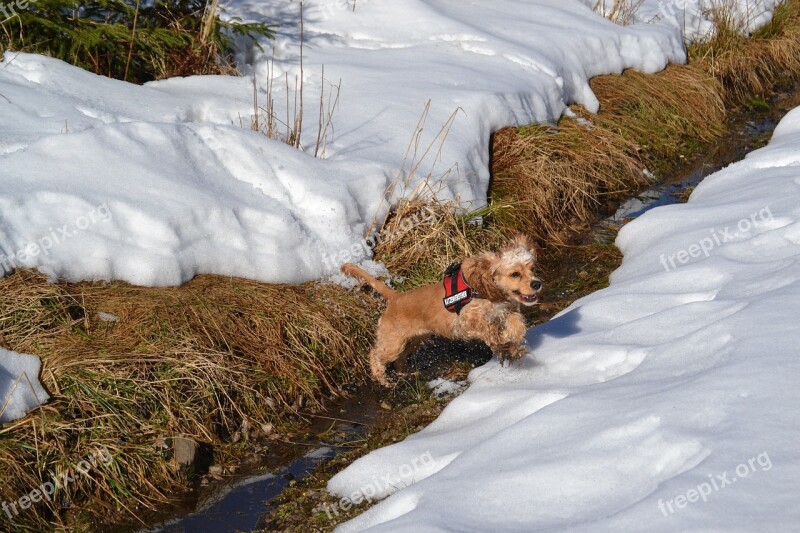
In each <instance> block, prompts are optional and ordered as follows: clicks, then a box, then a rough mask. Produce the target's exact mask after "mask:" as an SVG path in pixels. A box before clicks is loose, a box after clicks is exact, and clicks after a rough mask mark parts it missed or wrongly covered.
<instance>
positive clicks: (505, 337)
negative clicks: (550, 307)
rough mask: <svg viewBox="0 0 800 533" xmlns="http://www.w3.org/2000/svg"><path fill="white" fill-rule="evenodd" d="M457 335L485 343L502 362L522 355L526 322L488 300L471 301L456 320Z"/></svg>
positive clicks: (519, 316)
mask: <svg viewBox="0 0 800 533" xmlns="http://www.w3.org/2000/svg"><path fill="white" fill-rule="evenodd" d="M458 336H460V337H462V338H465V339H479V340H482V341H483V342H485V343H486V344H487V345H488V346H489V348H491V349H492V352H493V353H494V354H495V355H497V357H498V358H499V359H500V361H501V362H504V361H506V360H516V359H519V358H521V357H522V356H524V355H525V348H524V347H522V346H520V342H521V341H522V339H523V338H524V337H525V322H524V320H523V319H522V315H520V314H519V313H513V312H509V311H508V310H506V309H504V308H502V307H498V306H495V305H494V304H493V303H492V302H490V301H488V300H473V301H472V302H470V304H469V305H467V306H466V307H465V308H464V309H463V310H462V311H461V314H460V315H459V317H458Z"/></svg>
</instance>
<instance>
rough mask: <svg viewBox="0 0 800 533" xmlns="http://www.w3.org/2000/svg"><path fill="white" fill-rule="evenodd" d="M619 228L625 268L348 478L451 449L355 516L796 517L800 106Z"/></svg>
mask: <svg viewBox="0 0 800 533" xmlns="http://www.w3.org/2000/svg"><path fill="white" fill-rule="evenodd" d="M715 236H716V238H715ZM617 245H618V246H619V248H620V249H621V250H622V252H623V253H624V260H623V263H622V265H621V267H620V268H619V269H618V270H617V271H615V272H614V273H613V275H612V277H611V286H610V287H608V288H607V289H604V290H600V291H598V292H596V293H594V294H591V295H589V296H587V297H585V298H583V299H581V300H578V301H576V302H575V303H574V304H573V305H572V306H570V307H569V308H568V309H565V310H564V311H563V312H561V313H560V314H559V315H557V316H556V317H555V318H553V319H552V320H551V321H549V322H547V323H545V324H542V325H540V326H537V327H536V328H534V329H532V330H530V331H529V332H528V335H527V341H528V344H529V347H530V352H529V353H528V356H527V357H526V359H525V360H524V361H523V362H522V363H521V364H520V365H516V366H511V367H508V366H506V367H501V366H500V365H499V364H498V363H497V362H495V361H492V362H490V363H488V364H487V365H485V366H483V367H481V368H477V369H475V370H474V371H473V372H472V373H471V374H470V382H471V384H470V386H469V387H468V389H467V390H466V391H465V392H464V393H462V395H461V396H459V397H458V398H456V399H455V400H453V402H452V403H451V404H450V405H449V406H448V407H447V408H446V409H445V411H444V412H443V413H442V415H441V416H440V417H439V418H438V419H437V420H436V421H434V422H433V423H432V424H431V425H430V426H428V427H427V428H425V429H423V430H422V431H420V432H419V433H417V434H415V435H412V436H410V437H408V438H407V439H406V440H404V441H403V442H401V443H398V444H395V445H392V446H390V447H388V448H383V449H380V450H377V451H374V452H372V453H371V454H369V455H367V456H365V457H364V458H362V459H360V460H358V461H356V462H355V463H354V464H353V465H351V466H350V467H349V468H347V469H345V470H344V471H343V472H341V473H339V474H338V475H337V476H335V477H334V478H333V479H331V481H330V483H329V485H328V488H329V490H330V491H331V492H333V493H334V494H336V495H340V496H344V495H347V494H350V493H352V492H353V491H355V490H358V488H359V487H360V486H362V485H365V484H367V483H368V482H369V480H370V479H372V478H373V477H375V476H380V475H381V473H384V472H394V471H396V470H397V468H398V467H399V465H403V464H406V463H407V462H408V461H410V460H412V459H413V458H414V457H417V456H419V455H420V454H423V453H429V454H430V455H431V456H432V458H433V460H432V461H431V467H430V468H429V469H428V470H426V471H423V472H418V473H417V477H416V478H415V479H413V480H407V483H406V485H408V486H405V488H403V487H398V488H399V489H400V490H397V491H396V492H395V493H394V495H392V496H390V497H389V498H388V499H386V500H384V501H383V502H381V503H379V504H378V505H376V506H375V507H373V508H372V509H370V510H368V511H366V512H365V513H364V514H362V515H361V516H359V517H357V518H355V519H353V520H352V521H350V522H348V523H346V524H344V525H343V526H341V527H340V528H339V529H338V531H340V532H349V531H361V530H365V529H369V530H370V531H392V532H400V531H414V532H424V531H533V530H547V531H564V530H571V531H593V532H594V531H609V532H610V531H665V532H666V531H755V530H763V531H789V530H794V529H795V528H796V524H797V523H798V522H799V521H800V509H798V507H797V505H796V502H797V498H798V488H797V487H798V485H797V479H800V457H799V456H798V454H797V441H798V438H800V427H799V426H798V419H797V413H798V411H800V389H798V387H797V380H798V376H800V330H799V329H798V328H797V316H798V315H800V108H797V109H795V110H793V111H792V112H791V113H789V114H788V115H787V116H786V117H785V118H784V119H783V120H782V121H781V123H780V124H779V126H778V128H777V129H776V131H775V133H774V136H773V138H772V141H771V142H770V143H769V145H768V146H767V147H765V148H762V149H760V150H757V151H755V152H753V153H751V154H750V155H749V156H748V157H747V158H746V159H745V160H743V161H741V162H739V163H736V164H733V165H731V166H729V167H728V168H726V169H723V170H722V171H720V172H718V173H716V174H714V175H712V176H710V177H708V178H706V179H705V180H704V181H703V182H702V183H701V184H700V185H699V186H698V187H697V188H696V189H695V191H694V192H693V194H692V195H691V198H690V200H689V203H688V204H684V205H672V206H665V207H658V208H655V209H653V210H650V211H648V212H646V213H644V214H643V215H642V216H641V217H639V218H637V219H635V220H634V221H632V222H630V223H629V224H627V225H626V226H624V227H623V228H622V230H621V232H620V233H619V237H618V239H617ZM682 252H685V253H682ZM673 263H674V266H673ZM394 490H396V489H395V488H389V490H387V491H384V495H385V494H388V493H391V492H393V491H394Z"/></svg>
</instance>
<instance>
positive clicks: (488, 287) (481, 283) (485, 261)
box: [461, 253, 505, 302]
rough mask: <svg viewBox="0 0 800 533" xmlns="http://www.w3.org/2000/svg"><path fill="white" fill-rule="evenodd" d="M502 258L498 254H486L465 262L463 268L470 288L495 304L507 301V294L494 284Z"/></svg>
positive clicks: (470, 258)
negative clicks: (496, 271)
mask: <svg viewBox="0 0 800 533" xmlns="http://www.w3.org/2000/svg"><path fill="white" fill-rule="evenodd" d="M499 261H500V258H499V256H498V255H497V254H493V253H484V254H481V255H479V256H477V257H469V258H467V259H465V260H464V263H462V266H461V268H462V269H463V271H464V277H466V278H467V283H469V285H470V287H472V288H473V289H474V290H476V291H477V292H478V293H480V295H481V296H482V297H483V298H486V299H487V300H491V301H493V302H496V301H501V300H504V299H505V293H504V292H503V290H502V289H501V288H500V287H498V286H497V284H496V283H495V282H494V274H495V270H496V268H497V264H498V262H499Z"/></svg>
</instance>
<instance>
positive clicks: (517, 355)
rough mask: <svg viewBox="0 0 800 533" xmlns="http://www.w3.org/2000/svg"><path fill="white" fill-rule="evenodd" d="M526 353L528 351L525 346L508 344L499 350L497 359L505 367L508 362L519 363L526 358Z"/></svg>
mask: <svg viewBox="0 0 800 533" xmlns="http://www.w3.org/2000/svg"><path fill="white" fill-rule="evenodd" d="M526 353H527V350H526V349H525V347H524V346H522V345H520V344H518V343H506V344H503V345H502V346H500V348H499V349H498V350H497V358H498V359H500V365H502V366H505V364H506V362H509V363H513V362H515V361H519V360H520V359H522V358H523V357H525V354H526Z"/></svg>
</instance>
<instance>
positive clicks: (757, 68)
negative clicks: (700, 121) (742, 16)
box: [688, 0, 800, 105]
mask: <svg viewBox="0 0 800 533" xmlns="http://www.w3.org/2000/svg"><path fill="white" fill-rule="evenodd" d="M712 14H713V16H714V21H715V27H716V32H715V35H714V36H713V37H712V38H711V39H709V40H708V41H707V42H702V43H697V44H693V45H692V46H690V47H689V49H688V52H689V59H690V63H691V64H692V65H694V66H696V67H697V68H700V69H703V70H705V71H706V72H708V73H709V75H711V76H713V77H714V78H716V79H717V80H719V81H720V82H721V83H722V85H723V87H724V91H725V95H724V96H725V98H726V100H727V101H728V102H729V103H731V104H734V105H743V104H744V105H746V104H748V102H749V101H750V100H751V99H753V98H754V97H766V96H768V95H769V94H770V93H771V92H772V91H774V90H775V88H776V87H779V86H781V85H787V84H794V83H796V82H797V81H798V80H800V0H785V1H784V2H782V3H781V4H779V5H778V6H777V8H776V9H775V11H774V15H773V18H772V21H771V22H770V23H769V24H767V25H765V26H763V27H762V28H760V29H759V30H757V31H756V32H755V33H754V34H753V35H752V36H750V37H749V38H748V37H747V36H745V35H743V34H742V32H741V31H740V28H739V27H738V25H739V23H738V22H737V21H736V20H735V19H734V18H733V17H732V15H731V14H730V13H728V12H727V11H725V10H724V9H718V10H716V11H714V12H713V13H712Z"/></svg>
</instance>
